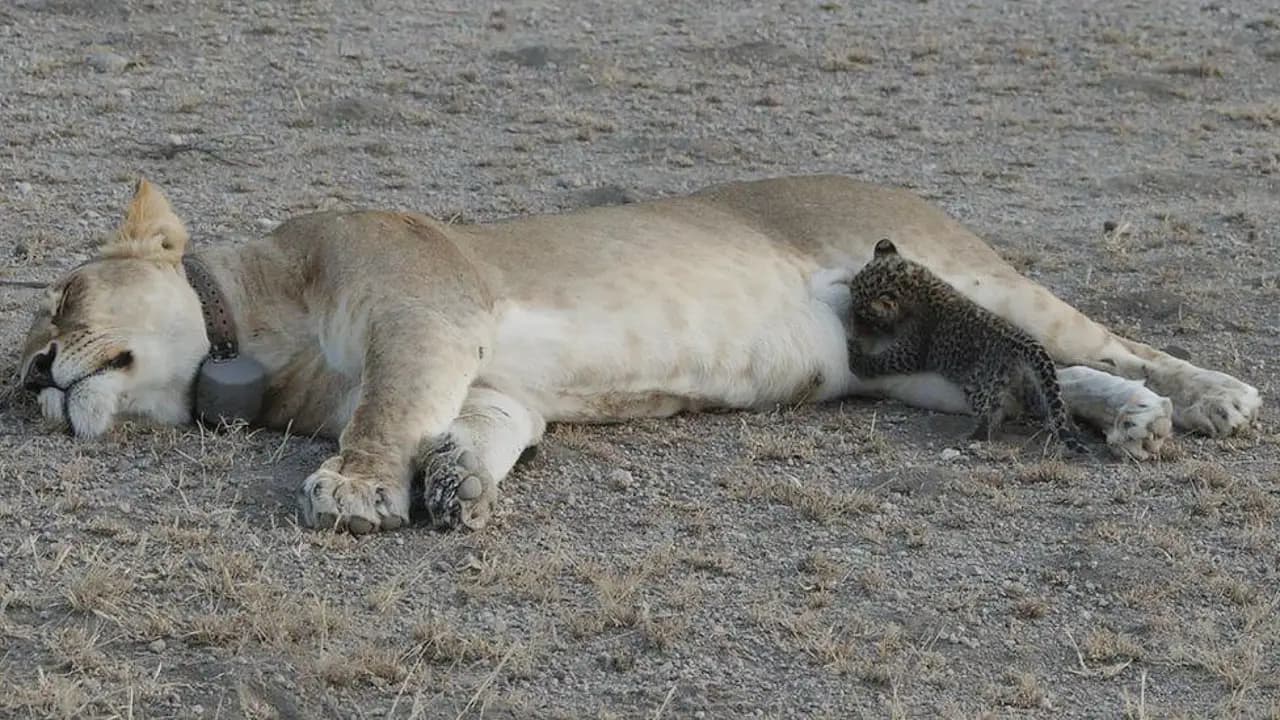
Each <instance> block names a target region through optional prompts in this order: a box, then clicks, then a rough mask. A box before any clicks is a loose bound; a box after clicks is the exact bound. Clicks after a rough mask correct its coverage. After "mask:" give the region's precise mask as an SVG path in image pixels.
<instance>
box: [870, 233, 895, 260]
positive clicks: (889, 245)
mask: <svg viewBox="0 0 1280 720" xmlns="http://www.w3.org/2000/svg"><path fill="white" fill-rule="evenodd" d="M897 254H898V248H897V247H895V246H894V244H893V242H891V241H890V240H889V238H885V239H883V240H881V241H880V242H878V243H876V255H875V256H876V257H884V256H886V255H897Z"/></svg>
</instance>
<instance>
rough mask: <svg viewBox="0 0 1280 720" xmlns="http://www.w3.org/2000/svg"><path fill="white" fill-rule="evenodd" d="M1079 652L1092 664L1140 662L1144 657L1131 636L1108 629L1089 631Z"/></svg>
mask: <svg viewBox="0 0 1280 720" xmlns="http://www.w3.org/2000/svg"><path fill="white" fill-rule="evenodd" d="M1081 650H1082V652H1083V653H1084V656H1085V658H1086V659H1087V660H1091V661H1093V662H1115V661H1118V660H1141V659H1142V657H1143V655H1144V653H1143V651H1142V646H1140V645H1139V644H1138V641H1137V640H1135V639H1133V637H1132V636H1130V635H1127V634H1124V633H1117V632H1115V631H1113V630H1110V629H1108V628H1098V629H1095V630H1091V631H1090V632H1089V634H1088V635H1086V636H1085V638H1084V643H1082V645H1081Z"/></svg>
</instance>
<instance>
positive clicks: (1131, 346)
mask: <svg viewBox="0 0 1280 720" xmlns="http://www.w3.org/2000/svg"><path fill="white" fill-rule="evenodd" d="M968 270H969V271H968V272H967V273H964V274H956V275H953V277H951V278H949V281H951V282H952V284H954V285H955V286H956V287H957V288H959V289H960V290H961V291H962V292H964V293H965V294H966V295H967V296H969V297H971V298H972V299H974V300H975V301H976V302H978V303H979V304H981V305H983V306H984V307H986V308H987V309H989V310H991V311H993V312H995V313H996V314H998V315H1000V316H1001V317H1003V318H1005V319H1006V320H1008V321H1010V322H1012V323H1013V324H1014V325H1017V326H1018V327H1020V328H1022V329H1023V330H1025V331H1026V332H1028V333H1030V334H1031V335H1032V336H1033V337H1035V339H1036V340H1038V341H1040V342H1041V343H1043V344H1044V346H1045V348H1046V349H1047V350H1048V351H1049V355H1050V356H1051V357H1052V358H1053V359H1054V361H1055V362H1057V363H1058V364H1060V365H1084V366H1087V367H1090V368H1093V369H1095V370H1100V371H1103V372H1105V373H1109V374H1111V375H1118V376H1120V377H1122V378H1128V379H1131V380H1144V381H1145V382H1146V387H1147V388H1149V390H1148V392H1152V391H1154V393H1155V394H1158V395H1162V396H1165V397H1167V398H1168V399H1169V400H1171V401H1172V402H1171V405H1169V406H1168V407H1167V408H1166V407H1165V406H1163V405H1162V404H1159V403H1156V404H1152V403H1150V402H1146V401H1144V402H1143V403H1142V404H1141V405H1142V410H1141V411H1139V412H1138V415H1140V416H1141V415H1145V416H1152V414H1153V413H1154V414H1156V415H1164V416H1166V417H1167V416H1170V415H1171V420H1172V425H1174V426H1177V427H1180V428H1183V429H1186V430H1192V431H1196V432H1202V433H1205V434H1208V435H1228V434H1231V433H1233V432H1236V431H1237V430H1240V429H1242V428H1244V427H1246V426H1248V425H1249V424H1250V423H1252V422H1253V420H1254V419H1255V418H1256V417H1257V414H1258V409H1259V407H1260V406H1261V404H1262V400H1261V398H1260V397H1259V395H1258V391H1257V389H1256V388H1254V387H1253V386H1251V385H1248V384H1246V383H1243V382H1241V381H1239V380H1237V379H1236V378H1233V377H1231V376H1230V375H1226V374H1224V373H1221V372H1216V371H1213V370H1206V369H1204V368H1200V367H1197V366H1195V365H1192V364H1191V363H1188V362H1185V361H1183V360H1179V359H1178V358H1175V357H1173V356H1172V355H1169V354H1168V353H1164V352H1160V351H1159V350H1156V349H1154V348H1152V347H1150V346H1148V345H1144V344H1142V343H1139V342H1135V341H1132V340H1128V339H1125V338H1122V337H1120V336H1118V335H1116V334H1115V333H1113V332H1111V331H1110V330H1108V329H1107V328H1106V327H1104V326H1102V325H1101V324H1099V323H1097V322H1095V321H1093V320H1091V319H1090V318H1089V317H1087V316H1086V315H1084V313H1081V312H1080V311H1078V310H1076V309H1075V308H1073V307H1071V306H1070V305H1068V304H1067V303H1065V302H1063V301H1062V300H1061V299H1059V298H1057V297H1056V296H1054V295H1053V293H1051V292H1049V290H1047V289H1046V288H1044V287H1042V286H1040V285H1038V284H1036V283H1035V282H1033V281H1031V280H1029V279H1027V278H1025V277H1023V276H1021V275H1018V274H1017V273H1016V272H1015V271H1013V270H1012V268H1005V269H1004V270H998V269H997V270H996V271H993V272H992V273H991V274H989V275H988V274H986V273H980V272H979V271H976V270H974V269H973V268H969V269H968ZM1096 379H1097V378H1094V380H1096ZM1095 387H1097V388H1102V390H1099V391H1098V392H1102V393H1103V394H1102V395H1097V396H1095V397H1092V398H1090V397H1088V396H1087V395H1088V394H1089V393H1092V392H1094V388H1095ZM1082 392H1083V393H1085V395H1081V394H1080V393H1082ZM1112 392H1113V389H1112V388H1111V387H1110V386H1107V385H1105V384H1103V383H1098V382H1085V383H1084V384H1083V385H1081V386H1079V387H1077V388H1076V395H1075V398H1076V400H1077V402H1079V401H1080V400H1084V401H1086V402H1090V401H1093V402H1103V403H1104V404H1106V405H1108V406H1112V405H1114V403H1111V402H1110V399H1109V398H1110V393H1112ZM1120 412H1121V414H1126V413H1128V412H1129V411H1128V410H1124V409H1123V404H1122V405H1121V410H1120ZM1085 416H1086V417H1088V415H1085ZM1106 419H1107V421H1108V422H1107V424H1105V425H1103V426H1102V429H1103V430H1104V431H1107V430H1108V429H1109V428H1110V425H1111V421H1112V420H1114V419H1115V416H1114V415H1109V416H1107V418H1106ZM1131 419H1133V420H1135V422H1136V423H1137V424H1138V425H1142V426H1143V427H1144V430H1143V432H1146V433H1147V435H1146V437H1144V438H1140V439H1139V440H1138V444H1141V445H1150V444H1156V445H1158V444H1159V443H1160V442H1163V440H1164V438H1165V437H1167V436H1168V434H1169V433H1168V431H1167V430H1164V428H1166V427H1168V426H1167V425H1166V424H1165V423H1164V422H1159V421H1156V420H1155V419H1153V418H1152V419H1151V421H1149V422H1145V423H1143V422H1139V421H1141V420H1142V419H1143V418H1142V417H1134V418H1131ZM1162 430H1163V432H1162ZM1134 437H1135V436H1134V435H1130V439H1129V440H1125V441H1124V442H1125V443H1126V444H1127V446H1129V447H1133V446H1134V443H1133V439H1134ZM1148 441H1150V442H1148Z"/></svg>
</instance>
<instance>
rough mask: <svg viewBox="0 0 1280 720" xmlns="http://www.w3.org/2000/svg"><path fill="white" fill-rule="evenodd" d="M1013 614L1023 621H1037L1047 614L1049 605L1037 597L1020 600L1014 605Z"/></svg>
mask: <svg viewBox="0 0 1280 720" xmlns="http://www.w3.org/2000/svg"><path fill="white" fill-rule="evenodd" d="M1013 614H1014V615H1016V616H1018V617H1019V618H1021V619H1023V620H1039V619H1040V618H1042V617H1044V616H1045V615H1048V614H1049V603H1048V602H1046V601H1045V600H1044V599H1043V598H1038V597H1027V598H1022V599H1021V600H1019V601H1018V602H1016V603H1014V606H1013Z"/></svg>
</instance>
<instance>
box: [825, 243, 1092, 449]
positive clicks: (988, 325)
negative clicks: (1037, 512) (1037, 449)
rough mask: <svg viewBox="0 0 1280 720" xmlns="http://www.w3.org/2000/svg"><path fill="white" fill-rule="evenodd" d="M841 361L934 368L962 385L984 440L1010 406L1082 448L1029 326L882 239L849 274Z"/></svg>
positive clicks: (898, 370) (859, 368)
mask: <svg viewBox="0 0 1280 720" xmlns="http://www.w3.org/2000/svg"><path fill="white" fill-rule="evenodd" d="M850 291H851V292H850V295H851V299H852V302H851V305H850V310H849V321H850V326H851V327H850V328H849V368H850V369H851V370H852V371H853V373H854V374H855V375H858V376H859V377H862V378H868V379H869V378H874V377H877V376H884V375H911V374H918V373H934V374H937V375H939V376H941V377H942V378H944V379H946V380H948V381H950V382H952V383H955V384H956V385H957V386H959V387H960V388H961V389H963V391H964V396H965V400H966V402H967V403H968V405H969V408H970V410H971V411H972V412H973V413H974V415H976V416H977V417H978V425H977V427H976V429H975V430H974V432H973V438H974V439H978V440H990V439H991V437H992V435H993V434H994V433H995V431H996V430H998V429H999V427H1000V425H1001V424H1002V422H1003V421H1004V416H1005V413H1006V412H1007V411H1009V410H1011V409H1018V408H1025V409H1027V410H1029V411H1031V412H1032V413H1033V414H1034V415H1037V416H1039V417H1040V418H1041V419H1042V420H1043V423H1044V426H1045V428H1046V429H1047V430H1048V431H1049V433H1050V434H1051V435H1052V436H1053V437H1054V438H1055V439H1056V440H1057V441H1058V442H1060V443H1062V444H1063V445H1064V446H1066V447H1067V449H1068V450H1070V451H1072V452H1077V453H1082V452H1088V451H1087V449H1086V448H1085V445H1084V443H1083V442H1082V441H1081V440H1080V437H1079V433H1078V431H1077V430H1076V428H1075V425H1074V424H1073V423H1072V422H1071V418H1070V415H1069V414H1068V413H1067V409H1066V405H1065V404H1063V402H1062V394H1061V391H1060V389H1059V387H1058V378H1057V369H1056V367H1055V366H1054V363H1053V359H1052V358H1050V357H1049V353H1048V351H1046V350H1045V348H1044V346H1043V345H1041V344H1040V343H1039V342H1037V341H1036V340H1035V338H1033V337H1031V336H1030V335H1029V334H1027V333H1025V332H1023V331H1022V330H1020V329H1018V328H1017V327H1014V326H1013V325H1012V324H1010V323H1008V322H1006V321H1005V320H1003V319H1001V318H1000V317H998V316H996V315H995V314H994V313H992V312H989V311H988V310H986V309H985V308H983V307H981V306H980V305H978V304H977V303H974V302H972V301H971V300H969V299H968V298H966V297H964V296H963V295H961V294H960V293H959V291H957V290H956V289H955V288H953V287H951V286H950V285H948V284H947V283H946V282H944V281H943V280H942V279H941V278H939V277H938V276H936V275H934V274H933V273H932V272H931V271H929V270H928V269H927V268H925V267H924V266H923V265H921V264H919V263H916V262H913V261H911V260H908V259H906V258H904V257H902V256H901V255H899V254H898V250H897V248H896V247H895V246H894V244H893V243H892V242H890V241H889V240H888V239H885V240H881V241H880V242H879V243H877V244H876V248H875V256H874V257H873V258H872V260H871V262H869V263H868V264H867V266H866V267H865V268H864V269H863V270H862V271H861V272H859V273H858V274H857V275H856V276H854V278H853V280H852V281H850Z"/></svg>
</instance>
